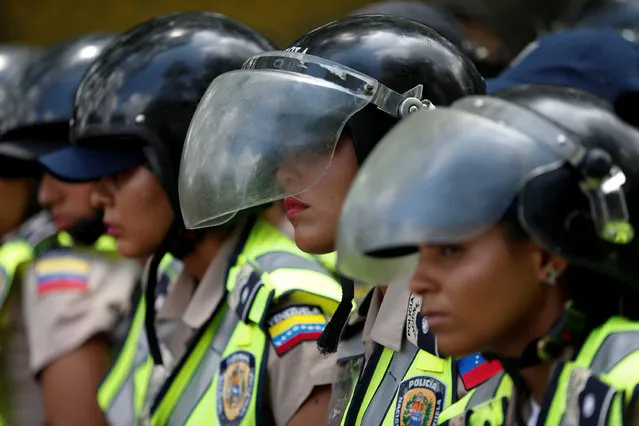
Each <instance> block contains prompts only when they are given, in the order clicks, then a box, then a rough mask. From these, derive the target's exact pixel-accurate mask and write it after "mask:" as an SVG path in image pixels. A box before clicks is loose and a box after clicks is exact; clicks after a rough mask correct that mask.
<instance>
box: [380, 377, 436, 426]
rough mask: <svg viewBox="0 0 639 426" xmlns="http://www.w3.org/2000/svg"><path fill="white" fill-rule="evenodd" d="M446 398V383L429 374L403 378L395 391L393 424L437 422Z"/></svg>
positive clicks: (417, 425) (419, 425) (424, 425)
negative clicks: (395, 400)
mask: <svg viewBox="0 0 639 426" xmlns="http://www.w3.org/2000/svg"><path fill="white" fill-rule="evenodd" d="M445 400H446V385H445V384H444V383H442V382H441V381H439V380H437V379H436V378H434V377H431V376H415V377H411V378H410V379H406V380H404V381H403V382H402V383H400V385H399V389H398V391H397V404H396V405H395V417H394V421H393V426H431V425H434V424H437V417H439V413H441V411H442V408H443V407H444V402H445Z"/></svg>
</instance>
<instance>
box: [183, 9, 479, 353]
mask: <svg viewBox="0 0 639 426" xmlns="http://www.w3.org/2000/svg"><path fill="white" fill-rule="evenodd" d="M484 92H485V85H484V81H483V79H482V77H481V75H480V74H479V72H478V71H477V69H476V68H475V66H474V65H473V63H472V61H471V60H470V59H469V58H468V57H466V56H465V55H464V54H463V53H462V52H460V51H459V50H458V49H457V48H456V47H455V46H454V45H453V44H452V43H451V42H450V41H448V40H447V39H446V38H444V37H443V36H442V35H441V34H440V33H438V32H437V31H435V30H433V29H431V28H429V27H427V26H425V25H423V24H420V23H419V22H416V21H413V20H409V19H404V18H399V17H395V16H383V15H363V16H354V17H348V18H344V19H341V20H339V21H335V22H332V23H329V24H327V25H324V26H322V27H319V28H317V29H315V30H313V31H311V32H310V33H308V34H306V35H304V36H302V37H301V38H300V39H298V40H297V41H295V42H294V43H293V44H292V45H291V46H289V48H288V49H286V51H275V52H266V53H264V54H260V55H256V56H254V57H252V58H251V59H249V60H248V61H247V62H246V63H245V64H244V66H243V69H242V70H240V71H234V72H230V73H227V74H224V75H222V76H220V77H219V78H217V79H216V80H215V81H214V82H213V83H212V84H211V86H210V87H209V89H208V91H207V93H206V95H205V96H204V98H203V99H202V102H200V105H199V106H198V110H197V111H196V113H195V116H194V118H193V121H192V122H191V127H190V128H189V133H188V135H187V141H186V145H185V149H184V151H183V155H182V164H181V170H180V206H181V208H182V214H183V216H184V219H185V223H186V224H187V226H190V227H192V228H199V227H206V226H211V225H219V224H220V223H224V222H226V221H228V220H229V219H230V218H232V217H233V216H234V215H235V214H237V213H238V212H241V211H243V210H245V209H247V208H250V207H253V206H259V205H262V204H264V203H268V202H270V201H274V200H281V199H283V198H285V197H287V196H291V195H296V194H300V193H302V192H304V191H306V190H307V189H308V188H310V187H312V186H313V185H314V184H315V183H316V182H318V181H319V180H320V179H321V178H322V176H323V175H324V173H325V171H326V169H327V168H328V166H329V165H330V163H331V161H332V156H333V153H334V151H335V148H336V146H337V144H338V141H339V139H340V137H341V135H342V134H344V133H347V134H348V135H349V136H350V138H351V139H352V140H353V143H354V148H355V153H356V156H357V160H358V162H359V163H360V164H362V163H363V162H364V160H365V159H366V157H367V156H368V155H369V153H370V152H371V150H372V149H373V148H374V147H375V145H376V144H377V143H378V141H379V140H380V139H381V138H382V137H383V136H384V135H385V134H386V132H388V131H389V129H391V127H393V126H394V125H395V124H396V123H397V122H398V121H399V120H400V119H402V118H404V117H407V116H408V115H409V114H411V113H413V112H415V111H418V110H420V109H434V108H435V106H438V105H448V104H450V103H452V102H454V101H455V100H457V99H459V98H461V97H463V96H466V95H469V94H481V93H484ZM309 163H310V166H309V167H304V166H301V165H304V164H309ZM286 167H291V168H295V169H296V174H298V179H296V180H297V182H296V185H295V186H296V188H290V187H289V188H286V187H285V186H284V185H283V184H282V183H281V182H280V180H279V177H278V172H279V171H280V170H282V169H283V168H286ZM353 293H354V289H353V283H351V282H346V281H345V282H344V285H343V297H342V301H341V303H340V306H339V307H338V309H337V311H336V312H335V315H334V316H333V319H332V320H331V323H330V324H329V326H328V327H327V328H326V331H325V333H324V334H325V336H326V337H324V338H322V340H321V342H320V346H322V347H323V349H325V350H327V351H329V352H330V351H334V350H335V349H336V343H337V338H338V337H339V333H340V332H341V330H342V326H343V324H344V323H345V321H346V318H347V317H348V314H349V312H350V309H351V301H352V299H353Z"/></svg>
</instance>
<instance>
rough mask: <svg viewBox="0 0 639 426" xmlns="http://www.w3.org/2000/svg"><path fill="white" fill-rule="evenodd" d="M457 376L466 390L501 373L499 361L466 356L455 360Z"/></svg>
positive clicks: (475, 355)
mask: <svg viewBox="0 0 639 426" xmlns="http://www.w3.org/2000/svg"><path fill="white" fill-rule="evenodd" d="M457 368H458V369H459V375H460V376H461V379H462V382H464V387H466V390H471V389H472V388H474V387H476V386H478V385H481V384H482V383H484V382H485V381H486V380H488V379H490V378H491V377H493V376H494V375H495V374H497V373H499V372H500V371H502V366H501V364H500V363H499V361H497V360H494V361H488V360H487V359H485V358H484V357H483V356H481V355H480V354H478V353H477V354H473V355H468V356H465V357H463V358H460V359H458V360H457Z"/></svg>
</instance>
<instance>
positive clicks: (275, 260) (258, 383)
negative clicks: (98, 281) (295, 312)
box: [98, 220, 341, 426]
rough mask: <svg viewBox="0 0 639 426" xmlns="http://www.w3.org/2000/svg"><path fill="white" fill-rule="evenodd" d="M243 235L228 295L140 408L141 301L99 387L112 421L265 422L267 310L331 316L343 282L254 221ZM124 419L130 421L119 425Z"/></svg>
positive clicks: (143, 364)
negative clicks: (287, 304) (312, 309)
mask: <svg viewBox="0 0 639 426" xmlns="http://www.w3.org/2000/svg"><path fill="white" fill-rule="evenodd" d="M246 234H247V235H246V236H244V237H243V238H241V241H240V242H239V244H238V246H237V249H236V255H235V256H232V259H235V260H234V262H232V263H233V264H231V265H230V267H229V270H228V276H227V281H226V291H227V296H226V299H225V302H224V303H221V304H220V307H218V308H217V310H216V312H215V313H214V314H213V316H212V317H211V319H210V320H209V321H208V322H207V324H206V325H205V326H204V327H202V328H201V329H200V330H199V331H198V333H197V335H196V336H195V338H194V339H193V341H192V342H193V343H192V345H191V349H190V351H189V352H188V353H187V354H186V355H185V356H184V357H183V359H182V360H181V361H180V363H179V364H178V365H177V367H176V368H175V369H174V371H173V372H172V374H171V377H170V378H169V379H168V380H167V381H166V382H165V383H164V386H163V387H162V389H161V390H160V392H159V393H158V395H156V396H155V398H154V403H153V406H152V409H151V413H150V419H146V418H145V416H146V414H145V413H144V412H143V411H144V409H143V408H144V405H145V400H146V399H147V398H148V397H149V395H147V394H146V392H147V389H148V383H149V380H150V376H151V369H152V360H151V358H150V356H149V354H148V349H147V347H146V342H145V341H144V340H145V339H141V338H140V337H141V336H143V333H144V331H143V328H144V312H143V310H144V307H143V305H141V306H140V308H139V309H138V312H137V313H136V316H135V319H134V321H133V323H132V326H131V331H130V332H129V336H128V337H127V340H126V343H125V345H124V348H123V350H122V352H121V353H120V355H119V356H118V359H117V360H116V363H115V365H114V366H113V368H112V369H111V372H110V374H109V375H108V376H107V378H106V379H105V381H104V383H103V384H102V386H101V387H100V389H99V392H98V401H99V404H100V406H101V407H102V409H103V410H104V411H105V412H106V413H107V417H108V419H109V421H110V422H111V423H112V424H130V425H138V424H145V423H147V422H148V423H150V424H151V425H154V426H157V425H227V424H233V425H238V426H239V425H260V424H262V423H263V422H264V421H266V422H267V423H268V421H267V420H266V419H265V418H266V415H265V411H264V409H263V407H264V406H263V404H264V403H265V401H264V400H263V398H264V397H265V394H266V391H265V387H264V386H265V381H266V374H267V370H266V363H267V358H268V349H269V347H268V345H269V337H268V335H267V332H266V331H265V327H264V322H265V320H266V314H267V311H268V308H269V307H270V306H272V304H274V303H277V301H278V300H279V299H280V298H282V297H284V296H286V297H287V299H288V300H292V301H294V303H299V304H307V305H315V306H318V307H319V308H321V310H323V311H324V312H330V313H332V312H333V311H334V310H335V308H336V307H337V304H338V303H339V300H340V299H341V286H340V284H339V283H338V282H337V281H336V280H335V279H334V277H333V276H332V275H331V274H330V273H329V272H327V271H326V270H325V269H324V268H323V267H322V266H321V264H320V263H319V262H318V261H317V259H316V258H314V257H313V256H311V255H308V254H306V253H303V252H301V251H300V250H299V249H298V248H297V247H296V246H295V244H294V243H293V242H292V241H291V240H289V239H288V238H287V237H285V236H284V235H283V234H281V233H280V232H279V231H278V230H277V229H275V228H274V227H272V226H271V225H269V224H268V223H266V222H264V221H261V220H258V221H257V222H256V223H255V224H254V225H253V226H252V227H251V228H250V230H249V232H248V233H246ZM126 421H129V423H124V422H126Z"/></svg>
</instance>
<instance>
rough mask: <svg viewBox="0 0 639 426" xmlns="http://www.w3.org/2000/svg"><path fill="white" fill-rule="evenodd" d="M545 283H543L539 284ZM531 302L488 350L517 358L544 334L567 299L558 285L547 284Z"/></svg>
mask: <svg viewBox="0 0 639 426" xmlns="http://www.w3.org/2000/svg"><path fill="white" fill-rule="evenodd" d="M540 285H545V284H540ZM537 300H538V302H537V303H533V304H531V306H530V309H529V310H528V313H527V314H526V315H522V316H521V317H519V319H518V321H517V322H516V323H514V324H513V325H512V326H511V327H510V329H509V330H508V331H506V332H505V333H503V334H502V335H501V338H500V339H499V341H497V342H494V344H493V345H491V346H492V349H490V350H489V352H492V353H495V354H497V355H499V356H500V357H503V358H519V357H521V355H522V353H523V352H524V350H525V349H526V347H527V346H528V345H529V344H530V342H532V341H534V340H536V339H539V338H541V337H543V336H545V335H546V334H547V333H548V331H549V330H550V329H551V327H552V326H553V325H554V324H555V321H557V318H559V316H560V315H561V313H562V312H563V310H564V306H565V304H566V301H567V297H566V295H565V292H564V289H563V287H562V286H560V285H556V286H553V287H550V286H547V288H546V289H545V294H543V295H541V297H539V298H538V299H537Z"/></svg>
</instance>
